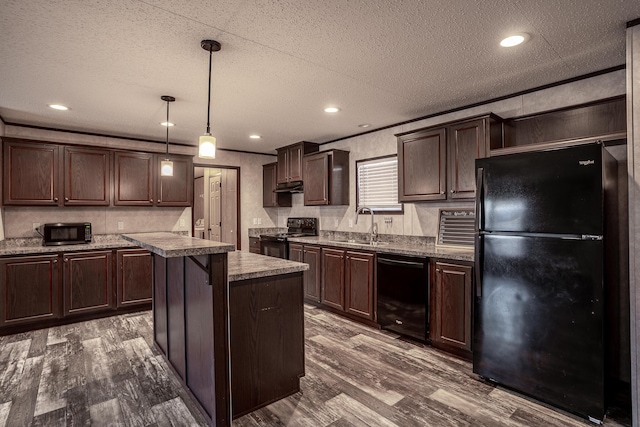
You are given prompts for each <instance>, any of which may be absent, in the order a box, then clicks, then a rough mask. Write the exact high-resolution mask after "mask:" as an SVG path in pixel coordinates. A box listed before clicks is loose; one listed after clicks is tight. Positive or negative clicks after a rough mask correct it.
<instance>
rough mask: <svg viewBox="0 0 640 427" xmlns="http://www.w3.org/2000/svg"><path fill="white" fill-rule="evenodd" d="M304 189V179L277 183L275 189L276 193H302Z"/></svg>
mask: <svg viewBox="0 0 640 427" xmlns="http://www.w3.org/2000/svg"><path fill="white" fill-rule="evenodd" d="M303 191H304V187H303V185H302V181H290V182H283V183H279V184H276V189H275V190H273V192H274V193H302V192H303Z"/></svg>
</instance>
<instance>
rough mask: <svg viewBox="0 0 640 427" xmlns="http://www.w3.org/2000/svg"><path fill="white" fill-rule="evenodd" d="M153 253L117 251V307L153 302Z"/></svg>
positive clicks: (142, 250)
mask: <svg viewBox="0 0 640 427" xmlns="http://www.w3.org/2000/svg"><path fill="white" fill-rule="evenodd" d="M152 284H153V273H152V266H151V253H150V252H149V251H147V250H144V249H118V250H117V251H116V287H117V289H116V296H117V298H116V301H117V302H116V305H117V307H127V306H133V305H140V304H148V303H150V302H151V292H152V290H151V287H152Z"/></svg>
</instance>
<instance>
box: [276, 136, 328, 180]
mask: <svg viewBox="0 0 640 427" xmlns="http://www.w3.org/2000/svg"><path fill="white" fill-rule="evenodd" d="M318 147H319V145H318V144H316V143H313V142H306V141H302V142H298V143H296V144H292V145H288V146H286V147H282V148H278V149H277V152H278V168H277V183H278V184H280V183H287V182H291V181H302V180H303V165H302V157H303V156H304V155H305V154H308V153H313V152H316V151H318Z"/></svg>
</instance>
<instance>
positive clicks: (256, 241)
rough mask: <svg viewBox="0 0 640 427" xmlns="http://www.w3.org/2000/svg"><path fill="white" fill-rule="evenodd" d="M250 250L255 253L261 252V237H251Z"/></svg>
mask: <svg viewBox="0 0 640 427" xmlns="http://www.w3.org/2000/svg"><path fill="white" fill-rule="evenodd" d="M249 252H251V253H253V254H259V253H260V238H259V237H249Z"/></svg>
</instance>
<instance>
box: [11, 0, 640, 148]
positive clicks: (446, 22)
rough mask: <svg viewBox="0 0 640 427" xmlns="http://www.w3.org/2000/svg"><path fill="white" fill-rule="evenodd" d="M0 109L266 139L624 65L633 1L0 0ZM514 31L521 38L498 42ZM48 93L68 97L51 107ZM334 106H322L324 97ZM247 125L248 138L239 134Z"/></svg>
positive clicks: (19, 116)
mask: <svg viewBox="0 0 640 427" xmlns="http://www.w3.org/2000/svg"><path fill="white" fill-rule="evenodd" d="M0 11H1V14H0V30H1V33H2V36H1V37H0V116H1V117H2V118H3V119H4V121H5V122H8V123H19V124H27V125H37V126H45V127H53V128H58V129H69V130H80V131H86V132H92V133H100V134H108V135H118V136H126V137H136V138H143V139H150V140H156V141H163V140H164V138H165V128H164V127H161V126H160V125H159V122H161V121H164V119H165V115H166V104H165V103H164V102H163V101H162V100H161V99H160V96H161V95H165V94H166V95H172V96H174V97H176V102H174V103H173V104H171V121H172V122H175V123H176V126H175V127H173V128H171V130H170V140H171V141H172V142H177V143H183V144H190V145H196V141H197V139H198V136H199V135H200V134H201V133H202V132H204V131H205V128H206V119H207V117H206V111H207V110H206V107H207V77H208V65H209V54H208V52H207V51H205V50H203V49H202V48H201V47H200V41H201V40H202V39H206V38H211V39H215V40H217V41H219V42H220V43H221V44H222V50H221V51H220V52H217V53H214V56H213V86H212V106H211V108H212V112H211V122H212V134H213V135H214V136H216V137H217V138H218V144H219V147H220V148H227V149H235V150H246V151H253V152H264V153H273V152H274V151H273V150H274V149H275V148H276V147H280V146H283V145H287V144H291V143H294V142H297V141H300V140H307V141H314V142H325V141H330V140H332V139H336V138H340V137H344V136H349V135H353V134H356V133H359V132H362V131H363V129H361V128H359V127H358V125H359V124H362V123H370V124H371V129H375V128H379V127H383V126H386V125H390V124H394V123H398V122H402V121H405V120H410V119H414V118H417V117H420V116H424V115H428V114H432V113H436V112H439V111H443V110H447V109H451V108H456V107H461V106H464V105H469V104H472V103H476V102H480V101H484V100H488V99H492V98H496V97H500V96H503V95H508V94H512V93H516V92H519V91H523V90H527V89H530V88H534V87H538V86H541V85H545V84H549V83H553V82H557V81H561V80H564V79H568V78H572V77H576V76H581V75H585V74H588V73H591V72H595V71H600V70H604V69H607V68H610V67H614V66H618V65H621V64H624V62H625V24H626V22H628V21H631V20H633V19H636V18H640V2H639V1H637V0H605V1H603V0H561V1H558V0H447V1H439V0H413V1H411V0H385V1H374V0H369V1H365V0H351V1H345V0H325V1H316V0H280V1H278V0H244V1H242V0H218V1H206V0H193V1H188V2H185V1H175V0H146V1H135V0H66V1H56V0H47V1H44V0H29V1H24V0H0ZM513 32H526V33H529V34H530V35H531V38H530V40H529V41H528V42H527V43H526V44H524V45H522V46H519V47H515V48H512V49H504V48H501V47H500V46H499V45H498V43H499V41H500V40H501V39H502V38H503V37H504V36H506V35H508V34H510V33H513ZM50 103H62V104H65V105H68V106H70V107H71V108H72V109H71V110H70V111H67V112H59V111H54V110H51V109H50V108H48V107H47V104H50ZM328 105H335V106H338V107H340V108H341V109H342V110H341V111H340V112H339V113H338V114H335V115H328V114H326V113H324V112H323V108H324V107H326V106H328ZM252 133H257V134H260V135H262V139H261V140H258V141H254V140H250V139H249V135H250V134H252Z"/></svg>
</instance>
